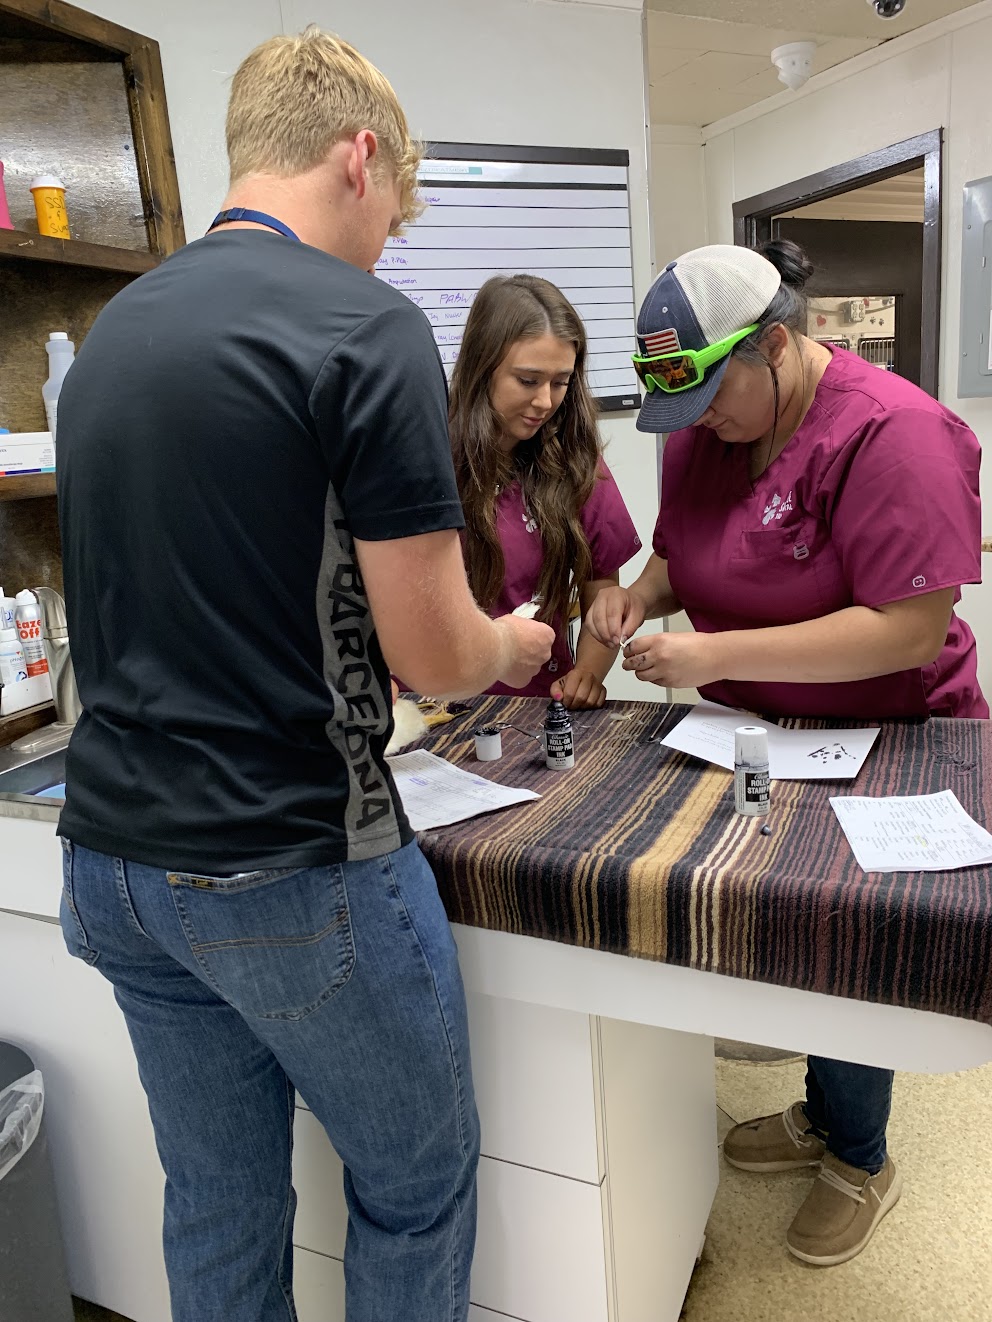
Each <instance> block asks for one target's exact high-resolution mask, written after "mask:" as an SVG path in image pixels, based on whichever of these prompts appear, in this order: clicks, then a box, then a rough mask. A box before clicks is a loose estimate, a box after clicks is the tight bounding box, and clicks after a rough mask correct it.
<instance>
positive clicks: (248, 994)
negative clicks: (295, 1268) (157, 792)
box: [62, 841, 479, 1322]
mask: <svg viewBox="0 0 992 1322" xmlns="http://www.w3.org/2000/svg"><path fill="white" fill-rule="evenodd" d="M63 845H64V847H65V868H64V879H65V887H64V891H63V897H62V930H63V932H64V933H65V939H66V944H67V946H68V948H69V951H70V953H71V954H73V955H77V956H79V957H80V958H81V959H84V960H86V961H87V962H89V963H91V964H94V965H96V967H97V968H98V969H99V971H100V972H102V973H103V975H104V976H105V977H106V978H108V979H109V980H110V982H112V983H113V985H114V991H115V994H116V997H117V1001H118V1004H119V1005H120V1007H121V1009H122V1010H123V1012H124V1017H125V1019H126V1020H127V1026H128V1030H129V1032H130V1034H131V1041H132V1043H133V1045H134V1051H135V1055H136V1056H137V1059H138V1069H139V1073H140V1075H141V1082H142V1085H143V1086H144V1089H145V1092H146V1093H147V1095H148V1105H149V1109H150V1111H151V1117H152V1123H153V1126H154V1129H155V1138H156V1142H157V1144H158V1151H159V1156H160V1158H161V1161H162V1165H163V1167H164V1169H165V1174H166V1191H165V1230H164V1245H165V1258H166V1266H167V1269H168V1274H169V1286H170V1292H171V1297H172V1316H173V1319H174V1322H294V1319H295V1318H296V1311H295V1308H294V1306H293V1272H292V1233H293V1214H294V1211H295V1206H296V1199H295V1195H294V1193H293V1188H292V1183H291V1156H292V1145H293V1108H294V1102H295V1095H294V1087H295V1088H297V1089H299V1092H300V1094H301V1095H302V1097H303V1098H304V1099H305V1101H306V1103H307V1105H308V1106H309V1107H310V1109H311V1110H312V1111H313V1113H314V1114H315V1115H316V1117H317V1118H318V1120H320V1122H321V1124H322V1125H323V1126H324V1128H325V1129H326V1131H327V1133H328V1135H329V1137H330V1139H331V1141H332V1143H333V1144H334V1147H335V1148H336V1149H337V1151H338V1153H339V1155H340V1157H341V1160H342V1162H343V1163H344V1188H345V1197H346V1199H347V1203H348V1210H349V1214H350V1215H349V1225H348V1237H347V1247H346V1250H345V1281H346V1290H347V1310H348V1322H464V1319H465V1318H466V1316H467V1313H468V1282H469V1271H470V1267H471V1261H472V1252H473V1248H474V1243H475V1176H476V1168H477V1165H478V1155H479V1127H478V1118H477V1115H476V1110H475V1099H474V1095H473V1091H472V1074H471V1066H470V1062H469V1048H468V1024H467V1019H466V1013H465V996H464V991H463V988H462V982H461V976H460V973H459V969H458V961H457V957H456V952H455V945H454V941H453V939H452V936H451V930H450V928H449V926H448V920H447V918H446V916H445V913H444V909H443V908H442V905H441V901H440V899H439V897H438V893H437V886H436V884H435V881H434V877H433V874H432V873H431V870H430V868H429V867H428V865H427V863H426V861H425V859H424V857H423V855H422V854H421V853H420V851H419V849H418V848H417V846H416V844H410V845H407V846H406V847H405V848H403V849H400V850H397V851H396V852H395V853H393V854H388V855H385V856H383V857H380V858H374V859H370V860H368V861H367V862H356V863H345V864H332V865H329V866H326V867H309V868H303V869H296V870H294V869H286V868H283V869H279V870H270V871H266V872H255V873H249V874H245V875H241V876H236V877H231V878H227V879H223V878H210V877H197V876H193V875H190V874H180V873H173V872H163V871H162V870H160V869H158V868H151V867H145V866H142V865H139V864H135V863H129V862H125V861H123V860H122V859H119V858H110V857H107V856H106V855H103V854H95V853H92V852H91V851H90V850H87V849H83V848H80V847H79V846H73V845H71V844H70V843H68V842H67V841H63Z"/></svg>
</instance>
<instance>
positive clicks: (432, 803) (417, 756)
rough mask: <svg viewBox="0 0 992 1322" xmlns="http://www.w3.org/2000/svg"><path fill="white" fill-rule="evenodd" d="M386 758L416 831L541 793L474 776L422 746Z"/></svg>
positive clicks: (460, 819)
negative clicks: (512, 787)
mask: <svg viewBox="0 0 992 1322" xmlns="http://www.w3.org/2000/svg"><path fill="white" fill-rule="evenodd" d="M386 761H387V762H388V763H389V768H390V770H391V771H392V773H393V780H394V781H395V782H396V788H397V790H398V791H399V795H400V798H401V799H402V801H403V807H404V808H405V809H406V815H407V817H409V819H410V826H411V827H412V828H413V830H414V831H430V830H432V829H433V828H434V827H436V826H450V825H451V823H452V822H463V821H465V820H466V819H467V818H469V817H479V816H480V815H481V814H482V813H486V812H495V811H496V809H498V808H509V807H510V806H511V805H512V804H514V803H527V802H529V801H530V800H531V799H539V798H540V797H541V796H540V795H539V794H535V793H534V791H533V790H515V789H511V788H510V787H509V786H507V785H497V784H495V783H494V782H493V781H491V780H484V779H483V778H482V776H474V775H472V773H471V772H470V771H462V770H461V768H460V767H456V766H453V765H452V763H450V762H446V761H445V760H444V758H443V757H436V756H435V755H434V754H433V753H428V752H426V751H425V750H424V749H422V748H418V749H414V751H413V752H411V753H399V754H397V756H396V757H388V758H387V759H386Z"/></svg>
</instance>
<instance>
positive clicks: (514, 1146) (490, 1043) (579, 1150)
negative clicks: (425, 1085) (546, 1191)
mask: <svg viewBox="0 0 992 1322" xmlns="http://www.w3.org/2000/svg"><path fill="white" fill-rule="evenodd" d="M468 1017H469V1031H470V1034H471V1040H472V1075H473V1078H474V1080H475V1097H476V1101H477V1103H478V1107H479V1119H480V1120H481V1122H482V1151H483V1152H484V1153H485V1155H486V1156H487V1157H496V1158H498V1159H499V1160H500V1161H512V1162H516V1163H517V1164H518V1165H521V1166H533V1167H534V1168H535V1169H537V1170H544V1171H554V1172H555V1173H556V1174H558V1175H569V1176H571V1177H572V1178H573V1179H575V1180H587V1181H589V1182H590V1183H595V1184H599V1182H600V1181H601V1180H602V1178H603V1176H604V1174H605V1173H606V1172H605V1169H604V1167H603V1163H602V1158H601V1152H600V1144H599V1142H598V1134H597V1109H596V1069H595V1065H594V1059H593V1040H592V1033H591V1031H590V1020H589V1017H588V1016H587V1015H582V1014H566V1013H563V1012H562V1011H561V1010H552V1009H548V1008H546V1007H544V1006H539V1005H528V1004H526V1003H525V1002H523V1001H506V1000H501V999H497V998H496V997H494V996H477V995H471V994H470V995H469V997H468Z"/></svg>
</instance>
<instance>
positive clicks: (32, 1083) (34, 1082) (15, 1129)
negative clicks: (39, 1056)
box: [0, 1070, 45, 1180]
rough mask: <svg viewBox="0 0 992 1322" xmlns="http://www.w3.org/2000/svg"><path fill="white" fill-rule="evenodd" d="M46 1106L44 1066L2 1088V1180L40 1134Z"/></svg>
mask: <svg viewBox="0 0 992 1322" xmlns="http://www.w3.org/2000/svg"><path fill="white" fill-rule="evenodd" d="M44 1109H45V1084H44V1081H43V1079H42V1077H41V1070H32V1071H31V1073H30V1074H25V1075H24V1077H23V1078H22V1079H15V1081H14V1082H13V1083H12V1084H11V1085H10V1087H9V1088H4V1089H3V1090H2V1091H0V1180H2V1179H3V1177H4V1176H5V1175H9V1174H10V1172H11V1171H12V1170H13V1169H14V1167H15V1166H16V1165H17V1163H18V1162H19V1161H20V1159H21V1158H22V1157H23V1156H24V1154H25V1152H27V1150H28V1148H30V1146H31V1144H32V1143H33V1142H34V1141H35V1139H36V1138H37V1137H38V1130H39V1129H40V1128H41V1116H42V1112H43V1111H44Z"/></svg>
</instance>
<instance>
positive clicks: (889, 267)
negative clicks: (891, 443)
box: [734, 129, 943, 398]
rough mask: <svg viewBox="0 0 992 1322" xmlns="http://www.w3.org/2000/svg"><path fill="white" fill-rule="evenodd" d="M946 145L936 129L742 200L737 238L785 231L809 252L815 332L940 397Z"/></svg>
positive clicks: (746, 240) (749, 240)
mask: <svg viewBox="0 0 992 1322" xmlns="http://www.w3.org/2000/svg"><path fill="white" fill-rule="evenodd" d="M942 147H943V132H942V130H940V129H935V130H934V131H933V132H932V133H926V134H923V135H921V136H920V137H917V138H910V139H908V140H907V141H906V142H901V143H896V144H895V145H894V146H892V147H886V148H884V149H883V150H882V151H878V152H872V153H871V154H869V155H867V156H862V157H859V158H858V159H856V160H853V161H848V162H846V163H845V164H844V165H838V166H834V167H832V168H831V169H829V170H824V171H822V172H821V173H820V174H816V175H809V176H807V177H806V178H805V179H799V180H797V181H795V182H794V183H791V184H785V185H783V186H782V187H781V188H777V189H773V190H772V191H770V192H767V193H762V194H759V195H757V196H755V197H750V198H745V199H744V200H743V201H741V202H735V203H734V240H735V242H736V243H740V244H747V245H748V246H751V245H754V244H756V243H761V242H764V241H765V240H767V239H770V238H772V237H773V236H777V237H778V236H780V237H782V238H789V239H793V240H794V241H795V242H796V243H798V244H799V245H800V246H801V247H802V248H804V249H805V250H806V252H807V253H808V254H809V257H810V260H811V262H812V264H813V266H814V268H815V274H814V275H813V277H812V279H811V280H810V283H809V286H808V292H809V294H810V299H811V308H810V327H809V333H810V335H811V337H812V338H814V339H819V340H823V341H825V342H828V343H835V344H839V345H840V347H843V348H848V349H850V350H851V351H852V352H855V353H859V354H860V355H861V357H863V358H865V359H866V360H867V361H869V362H874V363H876V365H878V366H880V367H882V368H885V369H886V370H889V371H894V372H897V373H898V374H899V375H900V376H905V377H906V378H907V379H908V380H910V381H913V382H914V383H915V384H916V385H919V386H921V387H922V388H923V389H924V390H926V391H927V393H928V394H930V395H933V396H934V397H935V398H936V395H937V383H938V355H939V343H940V261H941V234H940V214H941V157H942Z"/></svg>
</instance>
